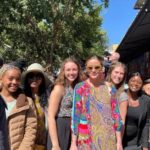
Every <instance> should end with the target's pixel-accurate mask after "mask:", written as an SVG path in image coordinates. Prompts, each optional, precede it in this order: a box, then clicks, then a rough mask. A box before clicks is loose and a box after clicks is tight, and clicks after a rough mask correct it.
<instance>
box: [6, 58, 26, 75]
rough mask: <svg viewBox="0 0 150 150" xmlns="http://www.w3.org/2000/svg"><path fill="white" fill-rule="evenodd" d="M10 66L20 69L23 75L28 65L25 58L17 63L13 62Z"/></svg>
mask: <svg viewBox="0 0 150 150" xmlns="http://www.w3.org/2000/svg"><path fill="white" fill-rule="evenodd" d="M9 64H10V65H13V66H16V67H18V68H19V69H20V70H21V73H22V72H23V71H24V70H25V68H26V66H27V63H26V61H25V59H23V58H20V59H17V60H16V61H13V62H11V63H9Z"/></svg>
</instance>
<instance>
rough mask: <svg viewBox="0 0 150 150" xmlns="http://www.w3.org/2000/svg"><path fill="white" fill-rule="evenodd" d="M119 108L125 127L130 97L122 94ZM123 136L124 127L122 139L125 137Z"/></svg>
mask: <svg viewBox="0 0 150 150" xmlns="http://www.w3.org/2000/svg"><path fill="white" fill-rule="evenodd" d="M119 108H120V115H121V119H122V121H123V124H124V125H125V121H126V115H127V109H128V95H127V94H126V93H125V92H123V93H121V94H120V97H119ZM123 134H124V127H123V129H122V137H123Z"/></svg>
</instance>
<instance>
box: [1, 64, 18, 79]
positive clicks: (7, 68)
mask: <svg viewBox="0 0 150 150" xmlns="http://www.w3.org/2000/svg"><path fill="white" fill-rule="evenodd" d="M11 69H17V70H19V71H20V69H19V68H18V67H16V66H14V65H10V64H4V65H3V66H2V67H1V69H0V79H2V77H3V76H4V74H5V73H6V71H8V70H11ZM20 72H21V71H20Z"/></svg>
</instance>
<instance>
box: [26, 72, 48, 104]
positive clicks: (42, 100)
mask: <svg viewBox="0 0 150 150" xmlns="http://www.w3.org/2000/svg"><path fill="white" fill-rule="evenodd" d="M41 77H42V83H41V84H40V86H39V90H38V92H39V93H38V94H39V97H40V100H39V101H40V105H41V106H42V107H45V106H47V105H48V95H47V92H46V83H45V78H44V76H43V74H42V73H41ZM28 79H29V73H28V74H27V75H26V77H25V79H24V82H23V89H24V92H25V94H26V96H28V97H31V98H32V99H34V97H33V95H32V90H31V87H30V84H29V82H28Z"/></svg>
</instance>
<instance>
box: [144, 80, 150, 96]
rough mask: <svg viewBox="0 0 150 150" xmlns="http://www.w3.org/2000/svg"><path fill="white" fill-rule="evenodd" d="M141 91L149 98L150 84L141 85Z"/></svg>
mask: <svg viewBox="0 0 150 150" xmlns="http://www.w3.org/2000/svg"><path fill="white" fill-rule="evenodd" d="M143 91H144V92H145V93H146V94H147V95H149V96H150V83H146V84H144V85H143Z"/></svg>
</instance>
